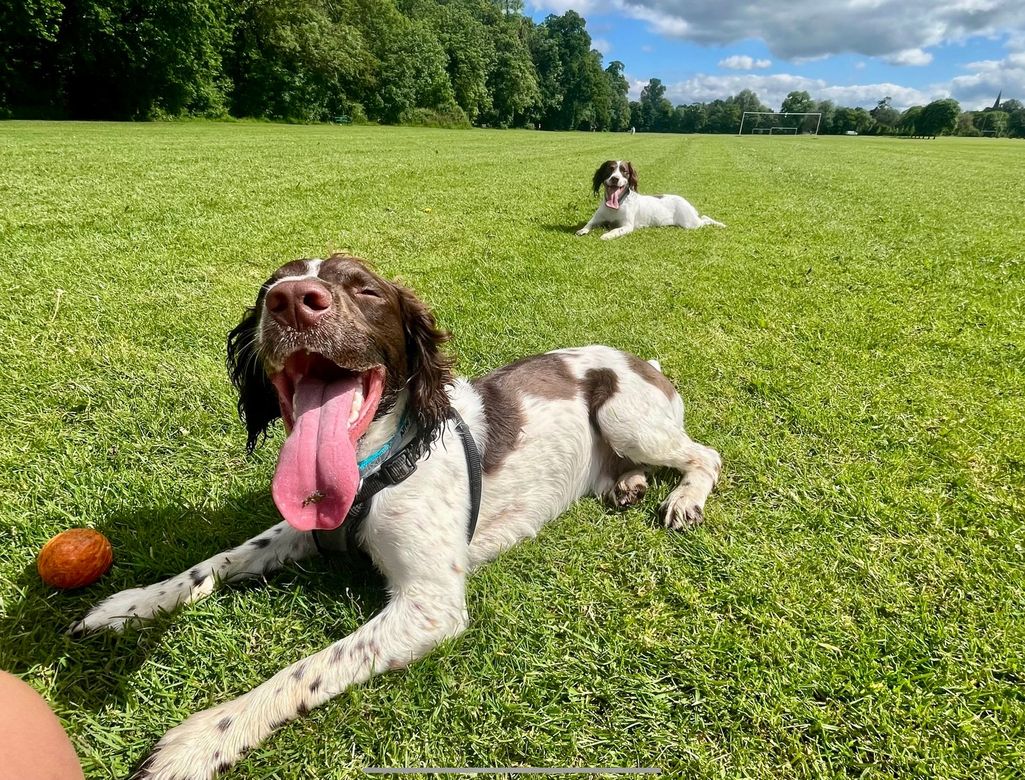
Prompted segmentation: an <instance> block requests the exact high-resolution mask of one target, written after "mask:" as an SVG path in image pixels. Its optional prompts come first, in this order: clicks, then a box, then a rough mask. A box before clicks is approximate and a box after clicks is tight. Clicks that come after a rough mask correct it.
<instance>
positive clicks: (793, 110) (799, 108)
mask: <svg viewBox="0 0 1025 780" xmlns="http://www.w3.org/2000/svg"><path fill="white" fill-rule="evenodd" d="M814 106H815V103H814V102H813V101H812V99H811V95H809V94H808V93H807V92H805V91H804V90H800V91H798V90H794V91H793V92H788V93H787V96H786V97H785V98H783V104H782V105H781V106H780V108H779V112H780V113H781V114H798V113H806V112H808V111H813V110H814Z"/></svg>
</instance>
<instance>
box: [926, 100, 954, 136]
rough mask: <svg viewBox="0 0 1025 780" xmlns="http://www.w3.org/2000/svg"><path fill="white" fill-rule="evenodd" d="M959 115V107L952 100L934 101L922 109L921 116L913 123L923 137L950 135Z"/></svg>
mask: <svg viewBox="0 0 1025 780" xmlns="http://www.w3.org/2000/svg"><path fill="white" fill-rule="evenodd" d="M960 114H961V106H960V105H959V104H958V102H957V101H956V100H953V99H952V98H945V99H944V100H934V101H933V102H932V103H930V104H929V105H927V106H926V107H925V108H923V109H922V114H921V116H919V117H918V120H917V121H916V123H915V126H916V127H917V128H918V131H919V132H920V133H923V134H924V135H943V134H945V133H951V132H953V130H954V127H955V126H956V125H957V118H958V116H960Z"/></svg>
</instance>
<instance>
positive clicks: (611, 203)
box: [605, 187, 619, 209]
mask: <svg viewBox="0 0 1025 780" xmlns="http://www.w3.org/2000/svg"><path fill="white" fill-rule="evenodd" d="M605 205H606V206H608V207H609V208H610V209H618V208H619V187H616V189H614V190H612V191H611V192H610V193H609V199H608V200H606V201H605Z"/></svg>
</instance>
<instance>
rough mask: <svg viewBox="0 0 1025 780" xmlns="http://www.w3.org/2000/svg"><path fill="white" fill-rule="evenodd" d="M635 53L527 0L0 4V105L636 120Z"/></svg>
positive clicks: (65, 113) (127, 111)
mask: <svg viewBox="0 0 1025 780" xmlns="http://www.w3.org/2000/svg"><path fill="white" fill-rule="evenodd" d="M628 88H629V85H628V84H627V81H626V78H625V77H624V76H623V64H622V63H621V62H612V63H611V64H609V65H608V66H607V67H605V66H603V63H602V56H601V54H600V53H598V52H597V51H595V50H593V49H592V48H591V37H590V35H588V33H587V31H586V29H585V22H584V19H583V18H582V17H581V16H580V15H579V14H577V13H575V12H573V11H569V12H567V13H566V14H563V15H561V16H555V15H553V16H549V17H548V18H547V19H545V20H544V21H543V22H541V23H540V24H536V23H534V22H533V21H532V20H531V19H529V18H528V17H526V16H524V15H523V14H522V13H521V6H520V0H230V1H229V0H26V1H25V2H15V3H3V4H0V115H7V116H21V117H68V118H84V119H153V118H163V117H179V116H204V117H223V116H228V115H231V116H236V117H258V118H266V119H275V120H286V121H299V122H315V121H331V120H336V119H338V118H339V117H347V118H349V119H350V120H351V121H356V122H359V121H366V120H372V121H378V122H385V123H426V124H431V123H436V124H448V125H467V124H471V123H472V124H476V125H489V126H496V127H522V126H530V125H538V124H539V125H541V126H542V127H544V128H549V129H571V130H590V129H594V130H623V129H626V128H627V127H629V123H630V115H629V104H628V100H627V90H628Z"/></svg>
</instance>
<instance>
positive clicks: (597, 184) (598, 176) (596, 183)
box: [591, 160, 616, 195]
mask: <svg viewBox="0 0 1025 780" xmlns="http://www.w3.org/2000/svg"><path fill="white" fill-rule="evenodd" d="M615 164H616V163H615V161H614V160H606V161H605V162H603V163H602V164H601V165H599V166H598V170H596V171H595V172H594V179H592V181H591V184H592V185H593V187H594V194H595V195H597V194H598V190H600V189H601V185H602V182H604V181H605V180H606V179H607V178H608V177H609V175H608V174H607V173H605V171H607V170H608V168H609V166H610V165H615Z"/></svg>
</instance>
